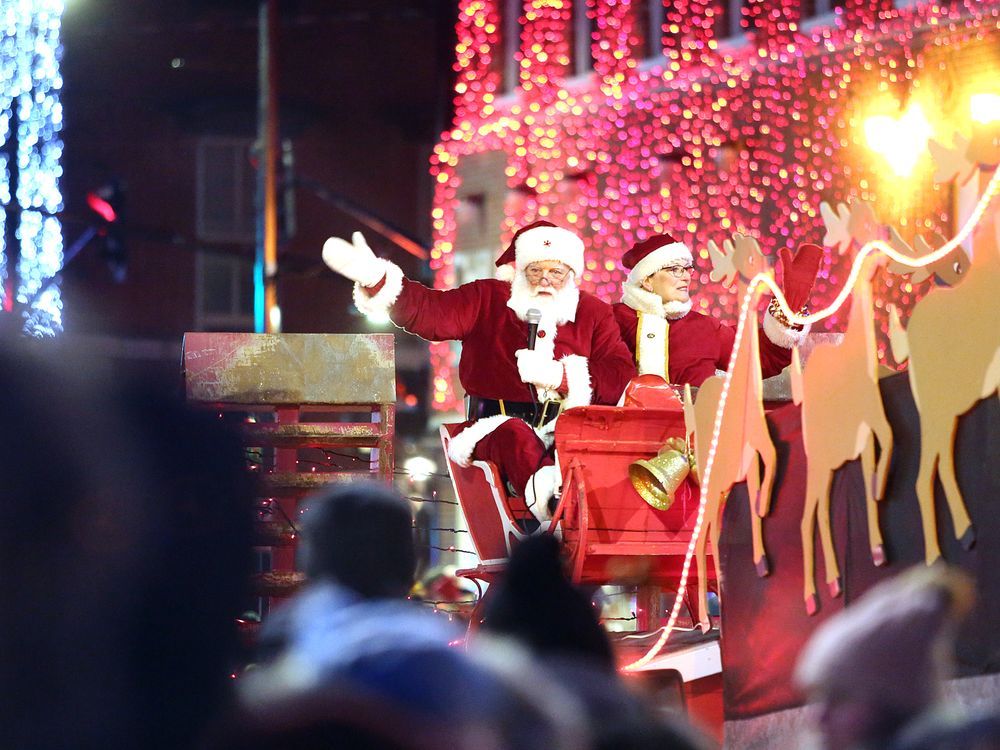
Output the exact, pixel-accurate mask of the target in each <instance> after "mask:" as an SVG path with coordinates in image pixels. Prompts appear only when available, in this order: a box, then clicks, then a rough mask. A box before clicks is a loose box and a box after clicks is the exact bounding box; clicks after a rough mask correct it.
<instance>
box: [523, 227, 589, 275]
mask: <svg viewBox="0 0 1000 750" xmlns="http://www.w3.org/2000/svg"><path fill="white" fill-rule="evenodd" d="M514 256H515V258H516V261H515V262H516V265H517V268H518V269H519V270H521V269H524V268H525V267H526V266H527V265H528V264H530V263H537V262H538V261H541V260H558V261H561V262H562V263H565V264H566V265H567V266H569V267H570V268H572V269H573V273H575V274H576V275H577V277H579V276H582V275H583V240H581V239H580V238H579V237H577V236H576V235H575V234H574V233H573V232H571V231H569V230H568V229H563V228H562V227H535V228H534V229H529V230H528V231H527V232H524V233H523V234H522V235H521V236H520V237H518V238H517V240H516V241H515V242H514Z"/></svg>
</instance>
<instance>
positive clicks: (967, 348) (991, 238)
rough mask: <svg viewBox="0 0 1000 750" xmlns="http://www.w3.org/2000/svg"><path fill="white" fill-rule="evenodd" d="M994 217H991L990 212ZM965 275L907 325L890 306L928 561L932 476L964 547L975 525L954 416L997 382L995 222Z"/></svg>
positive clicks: (933, 551)
mask: <svg viewBox="0 0 1000 750" xmlns="http://www.w3.org/2000/svg"><path fill="white" fill-rule="evenodd" d="M994 217H995V218H994V222H996V219H997V216H996V213H994ZM980 232H981V233H980V237H981V241H980V242H977V245H976V251H975V254H974V258H973V260H972V263H971V265H970V267H969V270H968V272H967V273H966V274H965V278H964V279H963V280H962V281H961V283H959V284H957V285H956V286H954V287H952V288H950V289H949V288H944V287H940V288H937V289H933V290H932V291H931V292H929V293H928V294H927V296H926V297H924V298H923V299H922V300H920V302H918V303H917V305H916V306H915V307H914V309H913V314H912V315H911V316H910V320H909V323H908V324H907V327H906V330H905V331H904V330H903V327H902V326H901V325H900V321H899V314H898V312H897V311H896V310H895V309H891V310H890V343H891V345H892V354H893V357H895V359H896V361H898V362H905V361H906V360H907V359H909V362H910V389H911V390H912V392H913V400H914V401H915V402H916V404H917V409H918V411H919V412H920V468H919V471H918V474H917V488H916V489H917V500H918V502H919V505H920V515H921V520H922V522H923V534H924V554H925V559H926V561H927V564H928V565H930V564H931V563H932V562H934V561H935V560H937V559H938V558H939V557H940V556H941V549H940V547H939V546H938V538H937V522H936V519H935V516H934V477H935V476H937V477H938V478H940V480H941V484H942V486H943V487H944V493H945V498H946V500H947V503H948V510H949V511H950V512H951V520H952V523H953V525H954V527H955V536H956V538H957V539H959V540H960V541H961V542H962V544H963V546H965V547H966V548H967V549H968V548H969V547H971V546H972V544H973V542H974V541H975V532H974V530H973V527H972V522H971V521H970V520H969V514H968V512H967V511H966V509H965V502H964V501H963V500H962V492H961V489H960V488H959V486H958V481H957V480H956V478H955V456H954V444H955V430H956V427H957V426H958V419H959V417H960V416H961V415H962V414H964V413H965V412H967V411H968V410H969V409H971V408H972V407H973V406H974V405H975V403H976V402H977V401H979V400H980V399H984V398H987V397H988V396H990V395H992V394H993V393H996V392H997V389H998V387H1000V325H998V324H997V320H996V316H995V315H994V314H993V311H994V310H996V304H997V300H998V299H1000V250H998V246H1000V222H996V225H995V226H994V227H992V228H991V227H982V229H981V230H980Z"/></svg>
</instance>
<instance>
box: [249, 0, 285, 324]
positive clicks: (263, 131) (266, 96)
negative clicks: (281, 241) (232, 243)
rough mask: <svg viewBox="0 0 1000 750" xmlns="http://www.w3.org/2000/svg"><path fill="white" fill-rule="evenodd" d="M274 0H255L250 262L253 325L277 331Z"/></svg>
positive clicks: (276, 97)
mask: <svg viewBox="0 0 1000 750" xmlns="http://www.w3.org/2000/svg"><path fill="white" fill-rule="evenodd" d="M277 18H278V2H277V0H260V4H259V10H258V16H257V28H258V60H257V68H258V84H257V87H258V95H257V147H258V149H259V152H258V153H259V165H258V168H257V251H256V259H255V263H254V330H255V331H257V332H258V333H280V332H281V308H280V307H278V289H277V278H276V274H277V272H278V142H279V138H278V75H277V54H276V47H277V42H276V36H277V28H278V22H277Z"/></svg>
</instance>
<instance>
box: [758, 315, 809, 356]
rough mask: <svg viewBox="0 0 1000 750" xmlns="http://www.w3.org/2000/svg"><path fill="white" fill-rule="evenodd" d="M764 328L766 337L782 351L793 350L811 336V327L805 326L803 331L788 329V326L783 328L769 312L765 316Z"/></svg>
mask: <svg viewBox="0 0 1000 750" xmlns="http://www.w3.org/2000/svg"><path fill="white" fill-rule="evenodd" d="M762 327H763V329H764V335H765V336H767V337H768V338H769V339H770V340H771V341H772V342H773V343H775V344H777V345H778V346H780V347H781V348H782V349H791V348H792V347H793V346H798V345H799V344H801V343H802V342H803V341H805V340H806V336H807V335H808V334H809V329H810V327H811V326H808V325H807V326H803V328H802V330H801V331H798V330H796V329H794V328H788V327H787V326H783V325H782V324H781V323H779V322H778V319H777V318H775V317H774V316H773V315H771V313H770V312H768V313H766V314H765V315H764V323H763V325H762Z"/></svg>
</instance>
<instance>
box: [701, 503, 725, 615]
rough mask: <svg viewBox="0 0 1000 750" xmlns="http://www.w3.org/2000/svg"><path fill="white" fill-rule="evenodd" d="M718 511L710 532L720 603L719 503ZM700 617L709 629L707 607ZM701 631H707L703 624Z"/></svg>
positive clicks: (720, 519)
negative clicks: (717, 516)
mask: <svg viewBox="0 0 1000 750" xmlns="http://www.w3.org/2000/svg"><path fill="white" fill-rule="evenodd" d="M719 511H720V512H719V518H717V519H716V522H715V523H713V524H712V529H711V533H712V562H713V563H714V567H715V581H716V586H717V587H718V590H719V604H720V605H721V604H722V587H721V586H720V585H719V582H720V581H721V580H722V562H721V561H720V560H719V535H720V533H721V531H722V512H721V511H722V506H721V504H720V505H719ZM705 587H706V588H708V582H707V581H706V582H705ZM705 599H706V600H705V604H706V605H707V604H708V597H707V595H706V597H705ZM702 617H703V618H704V619H705V621H707V622H708V626H709V629H711V627H712V620H711V617H710V615H709V613H708V607H707V606H706V607H705V612H704V614H703V615H702ZM702 632H703V633H707V632H708V631H707V630H705V628H704V626H702Z"/></svg>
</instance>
